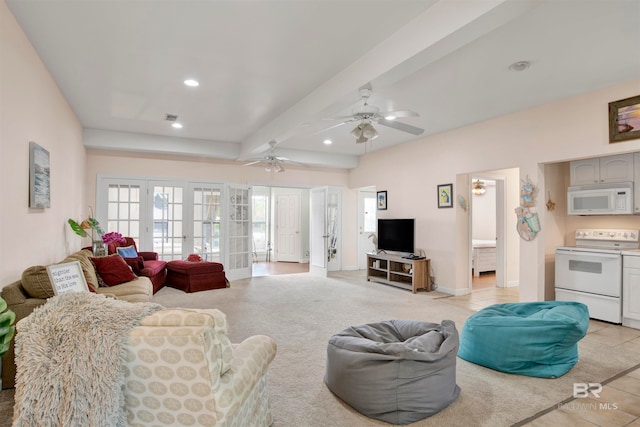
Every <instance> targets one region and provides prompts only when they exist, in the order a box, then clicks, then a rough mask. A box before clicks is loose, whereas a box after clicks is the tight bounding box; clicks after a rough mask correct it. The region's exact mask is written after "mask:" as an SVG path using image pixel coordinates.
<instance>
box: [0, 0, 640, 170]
mask: <svg viewBox="0 0 640 427" xmlns="http://www.w3.org/2000/svg"><path fill="white" fill-rule="evenodd" d="M7 4H8V5H9V7H10V9H11V10H12V12H13V13H14V15H15V16H16V18H17V20H18V22H19V23H20V25H21V26H22V28H23V29H24V30H25V32H26V34H27V36H28V37H29V39H30V40H31V42H32V43H33V45H34V47H35V48H36V50H37V51H38V53H39V54H40V56H41V57H42V60H43V61H44V63H45V65H46V66H47V68H48V69H49V71H50V72H51V74H52V75H53V78H54V79H55V81H56V82H57V84H58V85H59V87H60V89H61V90H62V92H63V93H64V95H65V97H66V98H67V99H68V101H69V103H70V105H71V107H72V108H73V110H74V111H75V113H76V114H77V115H78V117H79V119H80V121H81V122H82V125H83V126H84V127H85V129H86V131H85V144H86V145H87V146H89V147H93V148H100V149H118V150H122V149H127V150H133V151H146V152H170V153H173V154H179V153H180V152H182V153H184V154H188V155H201V156H207V157H217V158H222V159H239V160H244V159H250V158H253V157H256V156H259V155H262V153H264V151H265V150H266V149H267V148H268V142H269V141H271V140H275V141H277V143H278V145H277V147H276V154H278V155H286V156H287V157H289V158H291V159H292V160H297V161H302V162H305V163H309V164H314V165H321V166H330V167H344V168H349V167H353V166H354V165H355V164H356V163H357V156H359V155H362V154H363V153H364V152H365V150H366V151H373V150H378V149H382V148H387V147H390V146H393V145H395V144H399V143H403V142H407V141H410V140H412V139H415V138H421V137H423V136H420V137H416V136H413V135H411V134H408V133H404V132H400V131H397V130H395V129H391V128H388V127H384V126H381V125H379V124H374V126H375V127H376V129H377V130H378V131H379V133H380V137H379V138H378V139H376V140H374V141H373V142H371V143H366V144H356V142H355V139H354V138H353V136H351V135H350V131H351V129H352V128H353V127H354V124H347V125H344V126H339V127H337V128H334V129H332V130H330V131H326V132H320V133H314V132H315V131H316V130H318V129H321V128H323V127H326V126H329V125H331V124H335V123H339V122H335V121H328V120H325V119H326V118H327V117H332V116H336V115H345V114H350V113H351V112H352V111H353V110H354V109H355V108H358V106H359V105H361V102H360V96H359V93H358V88H359V87H360V86H363V85H365V84H368V83H369V84H371V86H372V87H373V96H372V97H371V100H370V104H373V105H375V106H377V107H379V108H380V109H381V110H383V111H384V110H413V111H416V112H418V113H420V117H411V118H404V119H400V121H402V122H404V123H408V124H411V125H414V126H418V127H421V128H424V129H425V133H424V134H423V135H431V134H436V133H439V132H444V131H447V130H450V129H454V128H457V127H461V126H465V125H468V124H471V123H475V122H479V121H482V120H487V119H490V118H493V117H497V116H501V115H504V114H508V113H511V112H514V111H518V110H522V109H527V108H531V107H534V106H537V105H541V104H544V103H548V102H552V101H555V100H559V99H562V98H567V97H570V96H574V95H577V94H580V93H585V92H590V91H593V90H596V89H599V88H604V87H607V86H611V85H614V84H618V83H622V82H626V81H630V80H633V79H637V78H640V54H639V52H640V0H554V1H546V0H485V1H477V0H468V1H463V0H402V1H399V0H367V1H364V0H340V1H333V0H255V1H248V0H210V1H202V0H201V1H195V0H164V1H135V0H131V1H127V0H121V1H113V0H93V1H68V0H7ZM522 60H526V61H530V62H531V67H530V68H529V69H528V70H526V71H524V72H520V73H518V72H513V71H510V70H509V69H508V66H509V65H510V64H512V63H513V62H516V61H522ZM186 78H195V79H197V80H199V81H200V86H199V87H198V88H188V87H186V86H184V85H183V83H182V82H183V80H185V79H186ZM639 89H640V88H639ZM165 114H176V115H178V121H179V122H181V123H183V124H184V128H183V129H180V130H176V129H173V128H172V127H170V123H169V122H167V121H165ZM104 131H116V132H117V133H108V132H104ZM150 135H152V136H150ZM184 138H187V139H186V140H185V139H184ZM326 138H330V139H332V140H333V144H332V145H330V146H326V145H324V144H323V143H322V141H323V140H324V139H326Z"/></svg>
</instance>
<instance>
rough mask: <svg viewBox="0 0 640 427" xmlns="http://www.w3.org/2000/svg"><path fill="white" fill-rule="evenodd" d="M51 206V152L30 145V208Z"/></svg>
mask: <svg viewBox="0 0 640 427" xmlns="http://www.w3.org/2000/svg"><path fill="white" fill-rule="evenodd" d="M50 204H51V187H50V166H49V152H48V151H47V150H45V149H44V148H42V147H41V146H39V145H38V144H36V143H35V142H30V143H29V207H30V208H38V209H42V208H48V207H50Z"/></svg>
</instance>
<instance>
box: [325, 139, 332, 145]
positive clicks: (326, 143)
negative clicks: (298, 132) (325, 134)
mask: <svg viewBox="0 0 640 427" xmlns="http://www.w3.org/2000/svg"><path fill="white" fill-rule="evenodd" d="M322 142H324V145H331V144H333V141H332V140H330V139H325V140H324V141H322Z"/></svg>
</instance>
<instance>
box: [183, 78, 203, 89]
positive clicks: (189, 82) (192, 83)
mask: <svg viewBox="0 0 640 427" xmlns="http://www.w3.org/2000/svg"><path fill="white" fill-rule="evenodd" d="M184 84H186V85H187V86H190V87H197V86H200V83H198V81H197V80H194V79H187V80H185V81H184Z"/></svg>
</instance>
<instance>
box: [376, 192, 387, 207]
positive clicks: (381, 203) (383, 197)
mask: <svg viewBox="0 0 640 427" xmlns="http://www.w3.org/2000/svg"><path fill="white" fill-rule="evenodd" d="M376 194H377V196H378V205H377V206H378V210H379V211H386V210H387V192H386V191H378V192H377V193H376Z"/></svg>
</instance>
